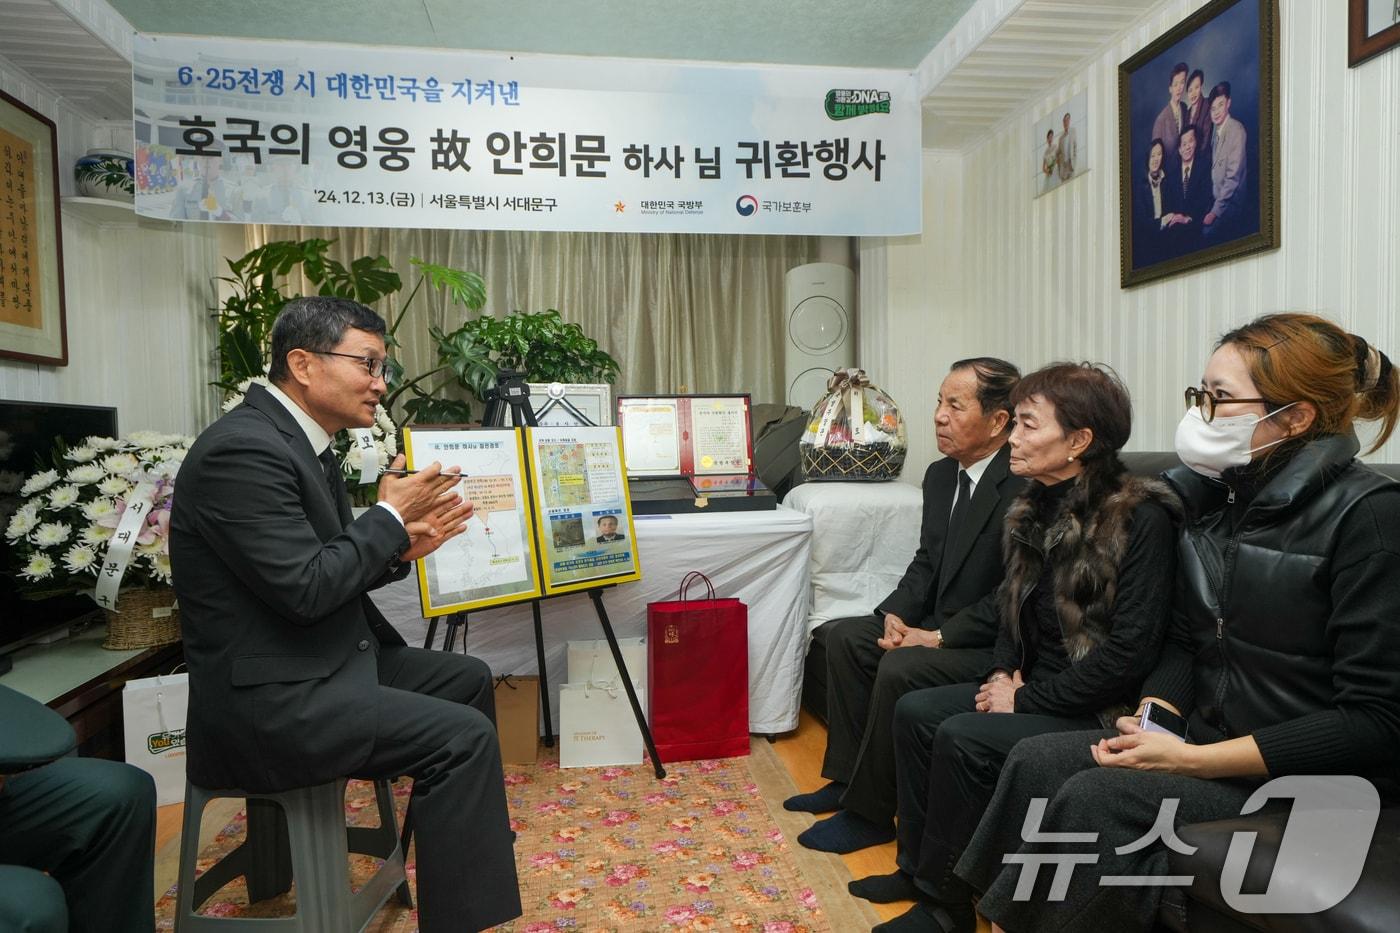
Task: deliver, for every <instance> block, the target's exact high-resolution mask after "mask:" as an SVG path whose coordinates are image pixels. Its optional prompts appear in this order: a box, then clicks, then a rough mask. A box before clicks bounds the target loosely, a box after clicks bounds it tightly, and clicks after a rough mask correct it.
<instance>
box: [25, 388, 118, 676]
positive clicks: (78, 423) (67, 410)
mask: <svg viewBox="0 0 1400 933" xmlns="http://www.w3.org/2000/svg"><path fill="white" fill-rule="evenodd" d="M93 435H99V436H104V437H116V436H117V410H116V409H115V408H106V407H102V406H95V405H58V404H53V403H49V402H16V401H6V400H4V399H0V531H3V530H4V528H5V527H6V526H8V525H9V523H10V516H11V515H13V514H14V513H15V510H16V509H18V508H19V505H20V497H19V490H20V486H21V485H22V484H23V483H24V478H25V477H26V476H29V475H30V474H31V473H35V472H38V471H40V470H44V469H48V468H49V466H50V465H51V463H52V460H53V455H54V452H55V451H56V450H57V449H59V448H60V447H61V446H73V445H77V444H79V443H81V442H82V441H83V439H85V438H88V437H92V436H93ZM96 608H97V607H96V605H95V604H94V603H93V601H92V600H91V599H89V598H88V597H86V596H58V597H54V598H51V599H44V600H28V599H22V598H21V597H20V594H19V587H18V585H17V580H16V577H15V566H14V557H13V555H12V553H11V548H10V545H9V543H8V542H7V541H5V539H4V536H3V534H0V654H3V653H5V652H6V651H8V650H10V649H12V648H14V647H17V646H18V645H20V644H22V643H23V642H24V641H26V640H28V639H29V638H32V637H33V636H34V635H36V634H39V633H42V632H45V631H49V630H51V629H54V628H58V627H61V626H62V625H64V624H65V623H67V622H70V621H72V620H73V619H76V618H78V617H79V616H83V615H88V614H90V613H91V612H92V611H93V610H94V609H96Z"/></svg>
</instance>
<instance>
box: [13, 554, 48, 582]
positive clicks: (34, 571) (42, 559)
mask: <svg viewBox="0 0 1400 933" xmlns="http://www.w3.org/2000/svg"><path fill="white" fill-rule="evenodd" d="M19 575H20V576H21V577H24V578H25V579H26V580H34V581H36V582H37V581H39V580H47V579H48V578H49V577H51V576H53V558H52V557H50V556H49V555H47V554H35V555H34V556H33V557H31V558H29V563H27V564H25V565H24V569H23V570H21V571H20V572H19Z"/></svg>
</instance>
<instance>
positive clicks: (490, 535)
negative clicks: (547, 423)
mask: <svg viewBox="0 0 1400 933" xmlns="http://www.w3.org/2000/svg"><path fill="white" fill-rule="evenodd" d="M527 448H528V455H527ZM404 451H405V454H406V456H407V458H408V467H409V469H421V468H423V467H426V466H427V465H428V464H430V463H433V462H435V461H436V462H438V463H440V464H442V468H443V470H444V471H445V472H451V471H456V472H460V473H462V474H463V476H462V479H461V481H460V482H459V483H458V485H457V486H456V487H455V490H456V492H458V493H460V494H461V495H462V496H463V497H464V498H466V499H469V500H471V502H472V503H473V504H474V505H475V511H474V512H473V514H472V517H471V518H470V519H469V520H468V521H467V528H466V531H464V532H463V533H462V534H460V535H458V536H456V537H455V538H453V539H452V540H450V541H448V542H446V543H445V544H444V545H443V546H442V547H441V548H439V549H438V550H437V551H435V552H434V553H432V554H430V555H428V556H427V557H426V558H424V559H423V560H420V561H419V562H418V588H419V594H420V598H421V600H422V605H423V615H424V617H431V616H439V615H446V614H448V613H452V612H465V611H474V610H478V609H484V608H487V607H490V606H499V605H505V604H508V603H518V602H524V601H526V600H530V599H537V598H539V597H541V596H544V595H552V594H555V593H567V592H572V591H574V590H579V589H587V588H591V587H596V586H604V585H610V584H613V583H624V582H627V581H630V580H637V579H640V576H641V566H640V563H639V562H638V558H637V550H636V546H635V539H636V536H635V534H634V533H633V527H632V514H631V509H630V508H629V506H628V499H627V478H626V476H625V475H624V473H623V468H622V452H621V436H620V434H619V432H618V429H617V428H588V427H554V428H530V429H526V430H521V429H515V428H499V429H494V428H482V429H471V430H468V429H462V428H434V427H427V426H425V427H418V428H408V429H405V431H404ZM532 479H533V481H532Z"/></svg>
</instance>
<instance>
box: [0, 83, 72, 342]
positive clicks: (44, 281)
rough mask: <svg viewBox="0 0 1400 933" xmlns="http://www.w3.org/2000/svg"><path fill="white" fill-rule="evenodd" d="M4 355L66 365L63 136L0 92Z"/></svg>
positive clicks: (0, 310) (0, 282)
mask: <svg viewBox="0 0 1400 933" xmlns="http://www.w3.org/2000/svg"><path fill="white" fill-rule="evenodd" d="M0 357H9V358H10V359H16V360H28V361H30V362H34V363H45V364H48V365H51V366H66V365H68V329H67V322H66V320H65V317H64V308H63V243H62V238H61V234H60V227H59V204H58V132H57V130H56V129H55V127H54V124H53V121H52V120H49V119H48V118H47V117H44V116H43V115H42V114H40V113H38V112H36V111H34V110H33V109H31V108H29V107H27V106H25V105H24V104H22V103H20V102H19V101H17V100H15V99H14V98H13V97H11V96H10V95H8V94H6V93H4V92H3V91H0Z"/></svg>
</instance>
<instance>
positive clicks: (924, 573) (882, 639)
mask: <svg viewBox="0 0 1400 933" xmlns="http://www.w3.org/2000/svg"><path fill="white" fill-rule="evenodd" d="M1020 378H1021V374H1020V372H1019V371H1018V370H1017V369H1016V367H1015V366H1013V365H1011V364H1010V363H1007V362H1006V361H1004V360H998V359H992V358H990V357H977V358H975V359H968V360H959V361H958V362H956V363H954V364H953V367H952V369H951V370H950V371H949V373H948V375H947V377H946V378H945V379H944V380H943V385H942V386H941V388H940V389H939V392H938V409H937V412H936V414H935V417H934V426H935V429H936V431H937V435H938V450H939V452H941V453H942V454H944V459H942V460H939V461H938V462H936V463H934V464H932V465H931V466H930V467H929V468H928V471H927V472H926V473H925V474H924V487H923V488H924V517H923V527H922V529H921V531H920V535H919V549H918V551H917V552H916V553H915V554H914V560H913V561H912V562H911V563H910V564H909V569H908V570H906V571H905V573H904V578H903V579H902V580H900V581H899V586H898V587H896V589H895V591H894V592H893V593H891V594H890V595H889V596H888V597H886V598H885V599H884V600H883V601H882V602H881V603H880V605H879V606H878V607H876V609H875V611H874V613H873V614H871V615H868V616H857V617H855V618H849V619H833V620H832V621H830V622H827V623H826V624H825V626H824V627H825V628H826V630H827V636H826V637H827V684H828V688H827V725H828V734H827V745H826V757H825V759H824V760H823V762H822V775H823V776H824V777H826V778H827V779H829V781H830V783H829V784H827V785H826V786H824V787H822V788H821V789H820V790H817V791H814V792H812V793H810V794H799V795H797V796H795V797H791V798H789V799H788V800H787V801H786V802H785V803H784V804H783V805H784V806H785V807H787V808H788V809H789V810H799V811H806V812H810V813H827V812H830V811H833V810H835V811H838V812H837V813H836V814H835V815H834V816H832V817H830V818H828V819H826V820H823V821H821V822H818V823H816V824H815V825H813V826H812V827H810V828H809V829H807V830H806V831H805V832H803V833H802V834H801V835H800V836H799V837H798V841H799V842H800V843H802V844H803V845H804V846H807V847H808V848H810V849H820V850H822V851H825V852H838V853H843V852H854V851H855V850H857V849H863V848H865V847H866V846H872V845H879V844H880V843H882V842H889V841H890V840H892V839H894V811H895V769H894V734H893V720H894V706H895V703H896V701H898V700H899V698H900V697H901V696H903V695H904V694H905V693H908V692H909V691H910V690H918V689H920V688H922V687H931V686H943V685H946V684H956V683H962V682H965V681H969V680H976V679H977V678H978V677H980V676H982V675H983V674H985V673H986V672H987V669H988V667H989V665H990V664H991V657H992V645H993V644H995V642H996V633H997V628H998V624H997V620H998V616H997V610H996V605H995V602H994V601H993V599H992V594H993V591H994V590H995V589H996V587H997V584H999V583H1000V582H1001V578H1002V560H1001V525H1002V518H1003V517H1004V516H1005V514H1006V507H1007V505H1009V504H1010V502H1011V500H1012V499H1014V498H1015V497H1016V495H1017V494H1018V493H1019V492H1020V491H1021V487H1022V481H1021V480H1019V479H1017V478H1016V477H1014V476H1012V475H1011V473H1010V469H1009V465H1008V464H1009V460H1010V452H1009V448H1007V446H1006V439H1007V437H1008V436H1009V435H1010V433H1011V406H1010V396H1011V390H1012V389H1013V388H1014V387H1015V385H1016V383H1017V382H1018V381H1019V380H1020Z"/></svg>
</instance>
